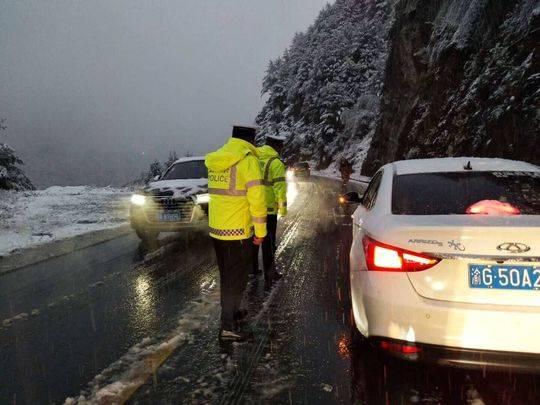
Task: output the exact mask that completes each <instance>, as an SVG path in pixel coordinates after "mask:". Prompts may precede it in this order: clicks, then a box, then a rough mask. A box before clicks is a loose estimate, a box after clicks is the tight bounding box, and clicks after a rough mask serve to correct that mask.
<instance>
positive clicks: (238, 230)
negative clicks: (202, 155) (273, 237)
mask: <svg viewBox="0 0 540 405" xmlns="http://www.w3.org/2000/svg"><path fill="white" fill-rule="evenodd" d="M256 153H257V152H256V148H255V146H253V145H252V144H250V143H249V142H246V141H244V140H241V139H237V138H230V139H229V141H228V142H227V143H226V144H225V145H224V146H223V147H222V148H220V149H218V150H217V151H215V152H212V153H209V154H208V155H206V159H205V164H206V167H207V168H208V193H209V194H210V202H209V203H208V222H209V227H210V236H212V237H213V238H216V239H222V240H240V239H247V238H250V237H252V236H253V232H255V235H256V236H257V237H260V238H262V237H264V236H266V200H265V192H264V187H263V181H262V173H261V169H260V166H259V162H258V159H257V157H256Z"/></svg>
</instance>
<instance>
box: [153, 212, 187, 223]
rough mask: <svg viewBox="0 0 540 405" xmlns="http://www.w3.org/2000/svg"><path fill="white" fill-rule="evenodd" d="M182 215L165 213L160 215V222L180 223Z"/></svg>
mask: <svg viewBox="0 0 540 405" xmlns="http://www.w3.org/2000/svg"><path fill="white" fill-rule="evenodd" d="M180 219H182V215H180V213H179V212H164V213H161V214H159V215H158V220H159V221H161V222H175V221H180Z"/></svg>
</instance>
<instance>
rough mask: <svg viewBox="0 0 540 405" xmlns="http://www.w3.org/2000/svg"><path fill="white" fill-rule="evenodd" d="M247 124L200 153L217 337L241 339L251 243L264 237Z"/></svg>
mask: <svg viewBox="0 0 540 405" xmlns="http://www.w3.org/2000/svg"><path fill="white" fill-rule="evenodd" d="M255 133H256V130H255V128H253V127H246V126H234V127H233V133H232V137H231V138H230V139H229V140H228V142H227V143H226V144H225V145H224V146H223V147H221V148H220V149H218V150H217V151H215V152H212V153H209V154H208V155H206V159H205V163H206V167H207V168H208V193H209V194H210V202H209V206H208V207H209V208H208V209H209V211H208V216H209V227H210V237H211V238H212V240H213V243H214V247H215V251H216V256H217V263H218V267H219V276H220V280H221V331H220V338H221V339H242V337H243V336H242V333H241V330H240V328H239V322H240V321H241V319H242V317H243V316H244V314H245V311H244V310H242V309H241V307H240V305H241V302H242V296H243V294H244V290H245V288H246V285H247V281H248V277H249V273H250V271H251V269H252V260H253V244H255V245H261V244H262V242H263V240H264V237H265V236H266V197H265V190H264V185H263V181H262V173H261V168H260V165H259V161H258V159H257V150H256V148H255V146H254V142H255Z"/></svg>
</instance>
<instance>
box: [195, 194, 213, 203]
mask: <svg viewBox="0 0 540 405" xmlns="http://www.w3.org/2000/svg"><path fill="white" fill-rule="evenodd" d="M196 201H197V204H208V203H209V202H210V194H208V193H206V194H197V200H196Z"/></svg>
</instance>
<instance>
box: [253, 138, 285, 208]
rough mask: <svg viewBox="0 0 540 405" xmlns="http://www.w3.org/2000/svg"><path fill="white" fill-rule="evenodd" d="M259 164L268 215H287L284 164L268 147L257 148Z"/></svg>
mask: <svg viewBox="0 0 540 405" xmlns="http://www.w3.org/2000/svg"><path fill="white" fill-rule="evenodd" d="M257 154H258V155H259V162H260V163H261V170H262V173H263V183H264V185H265V188H266V207H267V210H268V214H271V215H274V214H277V213H278V212H279V215H282V216H283V215H287V182H286V178H285V172H286V168H285V164H284V163H283V162H282V161H281V160H280V159H279V154H278V153H277V152H276V150H275V149H274V148H272V147H271V146H268V145H264V146H261V147H260V148H257Z"/></svg>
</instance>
